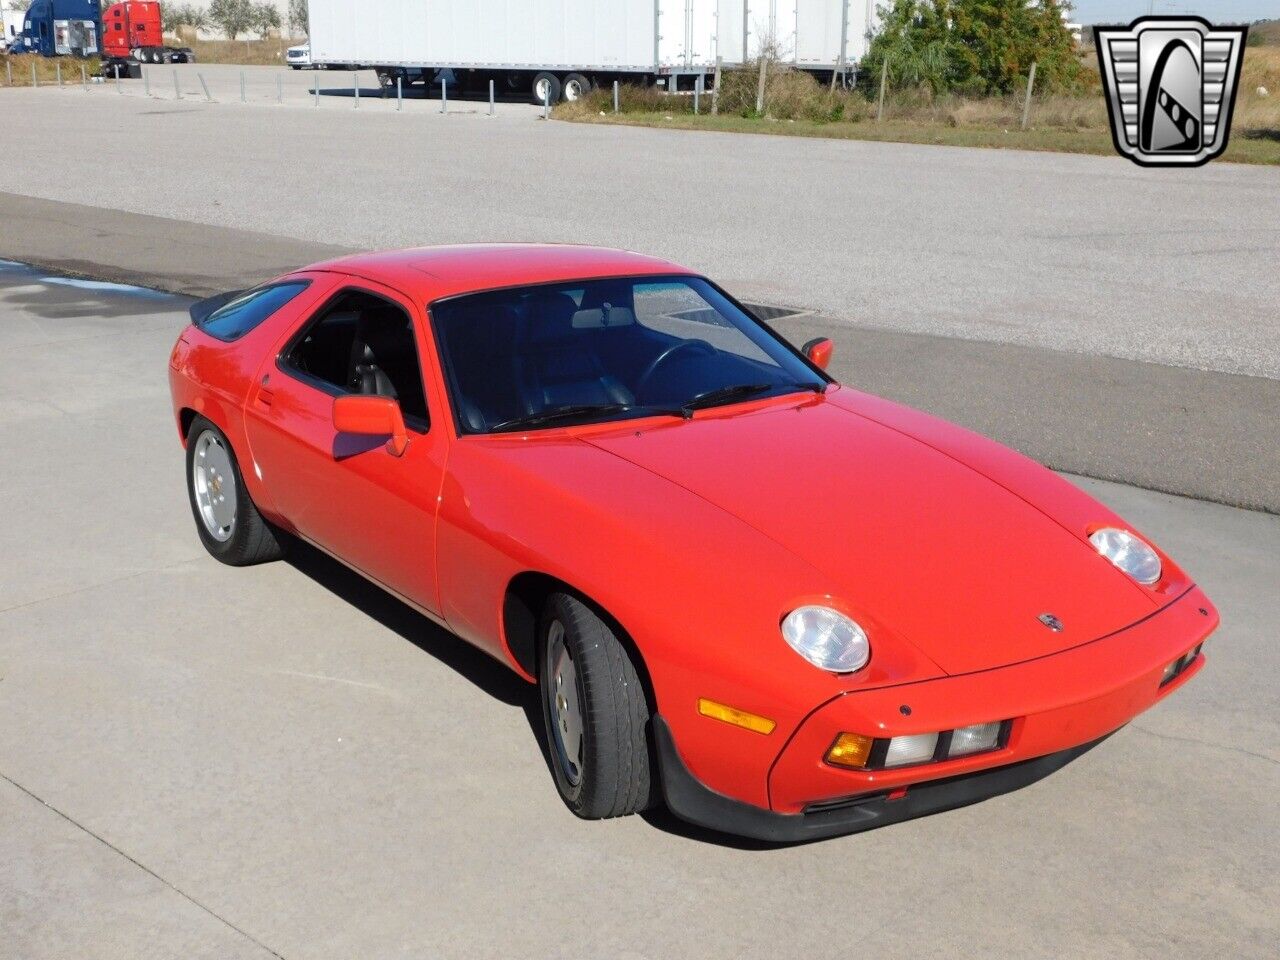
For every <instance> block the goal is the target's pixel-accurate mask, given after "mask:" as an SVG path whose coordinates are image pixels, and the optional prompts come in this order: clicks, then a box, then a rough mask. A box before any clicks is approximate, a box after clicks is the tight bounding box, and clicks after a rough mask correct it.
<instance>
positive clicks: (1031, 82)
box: [1022, 62, 1036, 130]
mask: <svg viewBox="0 0 1280 960" xmlns="http://www.w3.org/2000/svg"><path fill="white" fill-rule="evenodd" d="M1035 86H1036V64H1035V63H1034V62H1033V63H1032V64H1031V76H1029V77H1027V100H1026V102H1025V103H1024V104H1023V105H1022V129H1023V130H1025V129H1027V124H1028V123H1029V122H1030V120H1031V91H1032V90H1034V89H1035Z"/></svg>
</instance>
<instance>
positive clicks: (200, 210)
mask: <svg viewBox="0 0 1280 960" xmlns="http://www.w3.org/2000/svg"><path fill="white" fill-rule="evenodd" d="M154 69H155V71H157V72H155V73H154V75H153V78H152V83H151V89H152V96H150V97H148V96H146V95H145V90H144V88H143V86H142V81H136V80H135V81H128V82H127V83H124V84H122V85H121V89H122V92H120V93H118V94H117V93H116V92H115V90H114V87H113V85H111V84H107V85H104V86H99V87H93V88H91V89H90V90H89V91H88V92H85V91H82V90H80V89H79V88H78V87H74V88H69V89H63V90H59V89H57V88H42V89H39V90H25V89H14V90H4V91H0V98H2V99H3V104H4V106H3V109H4V113H5V116H6V119H7V121H8V122H7V125H6V146H7V148H8V150H9V152H10V154H11V155H12V156H33V157H34V156H38V157H41V162H40V163H23V164H17V165H11V166H10V168H8V169H7V171H6V177H5V189H6V190H7V191H9V192H12V193H17V194H24V195H28V196H33V197H42V198H46V199H51V200H62V201H67V202H71V203H78V204H84V205H87V206H91V207H101V208H107V209H116V210H127V211H132V212H135V213H143V214H150V215H155V216H161V217H168V218H173V219H177V220H181V221H187V222H195V223H204V224H211V225H218V226H224V227H232V228H236V229H246V230H251V231H256V232H261V233H269V234H275V235H278V236H283V237H290V238H295V239H304V240H309V241H316V242H320V243H325V244H334V245H340V246H348V247H357V248H368V247H381V246H399V245H412V244H420V243H442V242H466V241H493V240H529V241H537V242H548V241H567V242H582V243H601V244H605V245H610V246H621V247H626V248H630V249H636V250H641V251H643V252H646V253H651V254H655V255H659V256H666V257H669V258H671V259H674V260H676V261H678V262H682V263H687V264H689V265H690V266H693V267H695V268H697V269H700V270H704V271H706V272H707V273H708V274H709V275H711V276H714V277H716V278H717V279H719V280H721V281H722V282H724V283H725V284H727V285H728V286H730V287H731V288H732V289H734V290H735V291H738V292H740V293H742V294H743V295H745V296H748V297H750V298H752V299H755V300H758V301H760V302H765V303H774V304H781V305H786V306H795V307H803V308H808V309H813V310H816V311H819V312H821V313H824V314H826V315H828V316H831V317H834V318H837V319H839V320H841V321H842V322H846V323H850V324H853V325H856V326H860V327H870V328H876V329H886V330H895V331H905V332H914V333H926V334H936V335H941V336H947V337H959V338H965V339H976V340H983V341H990V342H1000V343H1012V344H1022V345H1030V346H1040V347H1049V348H1055V349H1063V350H1070V351H1076V352H1081V353H1086V354H1090V355H1102V356H1110V357H1120V358H1128V359H1136V360H1146V361H1155V362H1159V363H1164V364H1173V365H1177V366H1184V367H1191V368H1196V369H1205V370H1214V371H1220V372H1225V373H1235V374H1248V375H1258V376H1264V377H1272V378H1275V377H1280V349H1277V343H1280V314H1278V313H1277V311H1276V310H1275V304H1276V303H1277V302H1280V273H1278V272H1277V271H1276V269H1275V264H1276V262H1277V261H1278V260H1280V226H1278V224H1280V171H1277V170H1275V169H1271V168H1263V167H1245V166H1239V165H1234V164H1224V163H1216V164H1213V165H1211V166H1209V167H1206V168H1204V169H1200V170H1190V171H1170V170H1159V171H1152V170H1142V169H1139V168H1137V167H1135V166H1134V165H1133V164H1131V163H1128V162H1127V161H1125V160H1123V159H1120V158H1118V157H1112V158H1107V157H1081V156H1069V155H1048V154H1031V153H1023V152H1017V151H1000V150H995V151H980V150H966V149H960V148H945V147H929V146H911V145H903V144H875V143H859V142H850V141H832V140H817V139H802V138H790V137H768V136H734V135H725V134H712V133H689V132H678V131H664V130H653V129H639V128H618V127H605V126H597V125H578V124H568V123H561V122H551V123H544V122H542V121H541V120H538V119H536V118H537V115H538V114H537V110H536V109H534V108H532V107H529V106H527V105H522V104H517V103H511V104H507V105H506V109H504V110H500V111H499V115H498V116H497V117H496V118H492V119H491V118H489V117H488V116H486V115H485V113H484V111H485V109H487V108H485V107H484V106H483V105H482V104H478V103H476V102H467V103H459V104H456V105H455V106H457V108H458V110H459V112H458V113H451V114H450V115H447V116H444V115H441V114H440V113H439V112H438V104H436V103H434V102H429V101H421V102H417V103H416V107H417V109H415V110H413V111H409V112H402V113H399V114H398V113H396V112H395V110H394V104H392V103H391V102H387V101H374V100H371V99H369V98H365V99H362V101H361V106H360V107H359V108H358V109H357V108H355V107H354V104H353V102H352V99H351V98H350V97H349V96H348V94H349V93H350V91H349V86H350V79H349V76H348V75H344V74H340V73H326V74H323V75H322V80H321V83H322V85H324V87H325V90H326V91H327V92H326V94H325V96H323V97H322V98H321V100H322V104H321V106H320V107H319V108H314V107H312V106H310V103H311V101H310V100H309V99H308V98H307V97H306V96H305V85H306V83H307V82H308V80H309V79H310V77H311V75H309V74H306V73H294V72H292V71H287V70H277V71H274V73H273V71H272V70H271V68H265V69H264V70H263V71H258V72H254V73H252V74H251V81H249V82H251V84H252V88H253V90H254V91H256V93H257V96H256V97H254V98H253V100H252V102H251V103H248V104H243V105H242V104H241V103H240V102H239V88H238V79H237V77H238V69H239V68H220V70H219V72H218V73H217V75H216V77H215V75H214V74H213V73H212V72H211V73H210V76H209V82H210V83H211V84H213V85H214V88H215V90H216V91H217V92H216V93H215V99H216V100H217V101H218V102H216V103H205V102H203V100H202V98H200V97H198V96H196V95H195V94H194V91H195V90H198V89H199V87H198V84H197V83H196V80H195V78H194V74H195V73H196V72H198V71H204V70H206V66H205V65H196V69H195V70H193V69H192V68H190V67H174V68H159V67H158V68H154ZM275 74H283V76H284V78H285V79H284V80H282V82H284V83H287V84H291V86H289V88H288V89H289V90H291V91H292V94H291V97H290V99H289V102H288V103H287V104H286V105H285V106H277V105H275V104H274V103H273V98H274V96H275V89H276V87H275V82H274V77H275ZM175 75H176V76H179V77H180V78H181V79H182V83H183V84H186V85H188V86H189V87H190V89H191V90H192V95H190V96H189V95H187V93H186V92H185V91H186V90H187V89H188V87H187V86H184V88H183V89H184V99H183V100H182V101H181V102H178V101H176V100H175V99H173V93H172V89H171V86H172V85H171V83H169V82H168V81H167V80H166V79H165V77H166V76H169V77H171V76H175ZM54 143H56V144H58V149H56V150H51V149H49V145H50V144H54ZM113 144H114V145H118V152H113V150H112V147H111V145H113Z"/></svg>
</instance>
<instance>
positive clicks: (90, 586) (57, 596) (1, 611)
mask: <svg viewBox="0 0 1280 960" xmlns="http://www.w3.org/2000/svg"><path fill="white" fill-rule="evenodd" d="M204 556H205V555H204V554H197V555H196V556H192V557H187V558H186V559H184V560H178V561H176V562H174V563H166V564H164V565H163V566H159V567H150V568H148V569H146V570H139V571H137V572H136V573H127V574H125V575H124V576H123V577H114V578H112V579H110V580H101V581H98V582H96V583H86V584H83V585H82V586H79V587H73V588H71V589H70V590H64V591H62V593H54V594H50V595H49V596H47V597H35V598H34V599H32V600H23V601H22V602H21V603H15V604H13V606H10V607H3V608H0V616H4V615H5V614H6V613H12V612H13V611H15V610H23V609H25V608H27V607H34V606H38V605H39V604H42V603H52V602H53V601H55V600H65V599H66V598H67V597H73V596H75V595H76V594H77V593H84V592H85V591H87V590H97V589H99V588H100V587H110V586H114V585H115V584H117V583H124V582H125V581H127V580H136V579H138V577H145V576H148V575H150V574H153V573H163V572H164V571H165V570H172V569H173V568H174V567H181V566H183V565H184V564H188V563H196V562H198V561H200V560H202V559H203V558H204Z"/></svg>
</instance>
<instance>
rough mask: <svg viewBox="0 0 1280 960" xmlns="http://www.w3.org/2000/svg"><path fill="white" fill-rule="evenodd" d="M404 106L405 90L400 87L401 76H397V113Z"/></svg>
mask: <svg viewBox="0 0 1280 960" xmlns="http://www.w3.org/2000/svg"><path fill="white" fill-rule="evenodd" d="M403 106H404V90H402V89H401V87H400V77H396V113H399V112H400V108H401V107H403Z"/></svg>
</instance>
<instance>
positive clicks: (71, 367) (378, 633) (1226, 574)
mask: <svg viewBox="0 0 1280 960" xmlns="http://www.w3.org/2000/svg"><path fill="white" fill-rule="evenodd" d="M0 286H3V287H4V288H5V289H3V290H0V345H2V346H3V347H4V350H5V354H6V356H7V357H8V358H9V361H10V362H9V363H8V364H7V365H6V370H7V373H6V376H5V377H4V378H3V380H0V449H3V450H5V451H6V455H5V456H4V457H3V458H0V509H2V510H3V513H4V516H5V523H4V524H3V525H0V568H3V569H4V570H5V576H4V577H3V578H2V579H0V777H2V778H3V779H0V931H2V932H3V935H2V936H0V957H3V958H4V960H10V958H12V960H19V958H21V960H43V958H59V960H61V958H65V957H70V956H75V957H94V958H130V960H132V958H136V957H139V956H149V957H174V958H182V960H192V958H205V957H208V958H217V960H225V958H239V957H245V958H259V957H263V958H265V957H272V956H276V957H284V958H288V960H296V958H325V957H334V958H343V960H346V958H350V957H353V956H358V957H370V958H374V957H376V958H379V960H381V958H395V957H405V958H408V957H415V958H416V957H423V956H433V957H436V956H438V957H466V958H484V957H503V958H512V957H515V958H521V957H530V958H533V957H537V958H555V957H565V958H569V957H584V956H617V957H632V958H650V957H651V958H667V957H676V956H700V957H762V958H763V957H777V956H779V955H791V956H798V957H806V958H810V957H812V958H822V957H828V956H831V957H835V956H841V957H843V956H849V955H850V954H851V953H857V954H867V955H874V956H882V957H886V958H895V957H903V958H908V957H910V958H918V957H920V956H929V957H936V958H952V957H954V958H969V957H973V956H1016V957H1019V958H1024V957H1025V958H1046V960H1047V958H1053V960H1063V958H1081V960H1086V958H1088V960H1092V958H1096V957H1099V956H1106V957H1108V958H1114V960H1128V958H1135V960H1136V958H1154V957H1159V958H1177V960H1184V958H1186V960H1194V958H1202V957H1203V958H1213V960H1219V958H1221V957H1224V956H1229V957H1232V958H1270V957H1272V956H1274V947H1275V943H1276V942H1277V940H1278V939H1280V918H1277V916H1276V913H1275V910H1274V904H1275V903H1276V902H1277V901H1278V900H1280V881H1278V880H1277V878H1278V877H1280V854H1278V853H1277V850H1276V847H1275V844H1274V838H1275V836H1276V835H1277V833H1278V832H1280V814H1278V813H1277V808H1276V805H1275V804H1274V802H1273V798H1274V796H1275V795H1276V794H1277V791H1280V752H1278V751H1277V747H1276V744H1277V742H1278V741H1280V697H1278V695H1277V692H1276V687H1275V684H1274V683H1273V682H1272V678H1273V677H1274V676H1275V675H1276V672H1277V669H1278V668H1280V654H1277V648H1276V645H1275V644H1274V642H1272V634H1273V632H1274V631H1273V627H1274V624H1275V623H1276V622H1277V621H1278V620H1280V589H1277V588H1278V587H1280V582H1278V580H1277V572H1276V571H1277V560H1278V558H1280V517H1274V516H1268V515H1265V514H1259V513H1251V512H1247V511H1241V510H1235V509H1231V508H1227V507H1223V506H1217V505H1213V504H1207V503H1200V502H1195V501H1191V500H1185V499H1181V498H1177V497H1172V496H1167V495H1163V494H1157V493H1150V492H1146V491H1141V490H1136V489H1133V488H1130V487H1123V486H1118V485H1114V484H1108V483H1102V482H1097V481H1080V482H1081V483H1083V484H1084V485H1085V486H1086V487H1087V488H1088V489H1089V490H1091V491H1092V492H1093V493H1094V494H1095V495H1097V496H1099V497H1100V498H1102V499H1103V500H1104V501H1106V502H1108V503H1109V504H1111V505H1112V506H1114V507H1115V508H1117V509H1118V510H1119V511H1120V512H1121V513H1122V514H1124V515H1125V516H1127V517H1129V518H1131V519H1132V520H1133V521H1134V522H1135V523H1136V524H1138V525H1139V526H1140V527H1141V528H1142V529H1143V530H1145V531H1147V532H1148V533H1149V534H1150V535H1151V536H1152V537H1154V538H1155V539H1156V540H1158V541H1159V542H1160V543H1161V544H1162V546H1164V547H1165V548H1166V549H1168V550H1169V551H1170V552H1171V553H1172V554H1173V555H1174V556H1176V557H1177V558H1178V559H1179V561H1180V562H1181V563H1182V564H1183V565H1184V566H1185V567H1186V568H1187V569H1188V570H1189V572H1190V573H1191V574H1192V575H1193V576H1194V577H1196V578H1197V579H1198V580H1199V581H1200V583H1201V584H1202V585H1203V586H1204V588H1205V589H1206V591H1207V592H1208V593H1209V595H1210V596H1212V597H1213V599H1214V600H1215V602H1216V603H1217V604H1218V605H1219V607H1220V609H1221V611H1222V615H1223V627H1222V628H1221V630H1220V631H1219V633H1218V634H1216V635H1215V637H1214V638H1213V640H1212V641H1211V643H1210V645H1209V646H1208V648H1207V656H1208V659H1209V662H1208V664H1207V666H1206V669H1205V670H1204V671H1203V672H1202V673H1201V674H1200V676H1198V677H1197V678H1196V679H1195V680H1194V681H1193V682H1192V683H1190V684H1189V685H1188V686H1187V687H1186V688H1184V689H1183V690H1182V691H1180V692H1178V693H1177V695H1175V696H1172V697H1170V698H1169V699H1168V700H1167V701H1165V702H1163V703H1161V704H1160V705H1159V706H1157V707H1156V708H1155V709H1153V710H1152V711H1150V712H1149V713H1148V714H1145V715H1144V716H1142V717H1140V718H1139V719H1138V720H1137V721H1135V722H1134V723H1133V724H1131V725H1130V726H1129V727H1127V728H1126V729H1124V730H1123V731H1121V732H1120V733H1119V734H1117V735H1116V736H1115V737H1113V738H1111V739H1110V740H1109V741H1107V742H1106V743H1105V744H1104V745H1102V746H1101V747H1099V748H1098V749H1096V750H1094V751H1093V752H1092V753H1090V754H1088V755H1087V756H1086V757H1084V758H1082V759H1081V760H1079V761H1078V762H1076V763H1075V764H1073V765H1071V766H1069V767H1067V768H1066V769H1065V770H1063V771H1061V772H1059V773H1058V774H1055V775H1054V776H1052V777H1051V778H1049V779H1048V780H1045V781H1043V782H1041V783H1039V784H1037V785H1035V786H1033V787H1031V788H1028V789H1027V790H1024V791H1021V792H1019V793H1015V794H1011V795H1008V796H1005V797H1001V798H997V799H995V800H992V801H989V802H987V803H984V804H980V805H978V806H974V807H969V808H966V809H963V810H959V811H954V812H952V813H949V814H945V815H941V816H937V817H933V818H928V819H924V820H918V821H914V822H910V823H907V824H903V825H899V826H896V827H892V828H889V829H885V830H880V831H876V832H873V833H868V834H863V835H860V836H855V837H850V838H844V839H839V840H835V841H831V842H826V843H820V844H814V845H810V846H805V847H798V848H790V849H766V850H759V849H754V848H752V846H751V845H750V844H737V843H734V842H732V841H726V840H725V839H724V838H720V837H716V836H714V835H710V834H706V833H702V832H698V831H692V830H688V829H686V828H684V827H683V826H682V825H680V824H679V823H677V822H674V821H672V820H670V819H669V818H667V817H665V816H663V815H661V814H655V815H651V816H649V817H648V818H647V819H640V818H630V819H627V820H622V821H613V822H606V823H584V822H581V821H578V820H576V819H575V818H573V817H572V815H570V814H569V813H568V812H567V811H566V810H565V808H564V807H563V805H562V804H561V803H560V801H559V799H558V798H557V796H556V793H555V789H554V786H553V784H552V783H551V780H550V776H549V774H548V772H547V769H546V767H545V763H544V760H543V756H542V753H541V750H540V746H539V742H538V737H537V734H536V726H535V725H534V724H532V723H531V718H532V717H533V716H534V710H535V707H534V704H533V701H532V698H531V696H530V690H529V688H527V687H525V686H524V685H523V684H522V683H521V682H519V681H518V680H516V679H515V678H514V676H513V675H511V674H510V673H508V672H506V671H505V669H504V668H502V667H500V666H499V665H497V664H495V663H494V662H492V661H490V660H489V659H488V658H486V657H485V656H483V655H481V654H478V653H476V652H474V651H473V650H472V649H471V648H469V647H467V646H465V645H464V644H462V643H461V641H458V640H456V639H455V638H453V637H452V636H450V635H449V634H447V633H445V632H443V631H441V630H439V629H438V628H435V627H433V626H432V625H431V624H429V623H428V622H427V621H425V620H423V619H422V618H420V617H418V616H417V615H415V614H413V613H412V612H411V611H409V610H408V609H407V608H405V607H403V606H402V605H400V604H399V603H398V602H396V601H394V600H392V599H391V598H389V597H388V596H387V595H386V594H383V593H381V592H380V591H378V590H377V589H375V588H373V587H371V586H369V585H368V584H367V583H365V582H364V581H363V580H360V579H359V578H358V577H356V576H355V575H353V574H351V573H349V572H348V571H346V569H345V568H343V567H341V566H339V565H338V564H336V563H334V562H332V561H329V560H328V559H326V558H324V557H322V556H318V555H316V554H315V553H313V552H311V551H305V550H303V551H298V552H296V553H295V554H294V555H293V556H292V557H291V559H290V560H289V561H288V562H285V563H277V564H273V565H268V566H263V567H257V568H250V569H243V570H235V569H231V568H227V567H224V566H222V565H220V564H218V563H216V562H215V561H213V560H212V559H210V558H209V557H207V556H206V555H205V554H204V553H203V551H202V549H201V548H200V545H199V543H198V541H197V539H196V535H195V531H194V529H193V527H192V520H191V516H190V511H189V508H188V506H187V501H186V496H185V492H184V485H183V480H182V461H181V452H180V448H179V446H178V444H177V439H176V436H175V432H174V428H173V424H172V420H171V417H170V414H169V409H168V397H167V389H166V384H165V359H166V356H167V352H168V349H169V347H170V345H171V344H172V341H173V338H174V337H175V336H176V334H177V331H178V330H179V329H180V327H181V326H182V324H183V323H184V322H185V317H184V315H183V306H184V304H183V302H182V301H179V300H174V299H169V298H159V297H156V296H154V295H146V296H141V297H135V296H133V295H130V294H129V293H128V292H127V291H126V292H120V291H112V290H109V289H108V290H101V289H84V288H79V287H76V286H66V285H63V284H60V283H56V282H55V283H49V282H45V281H44V280H42V279H41V278H40V275H38V274H37V275H34V276H33V275H30V274H27V273H25V272H19V271H16V270H13V269H9V270H0Z"/></svg>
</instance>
